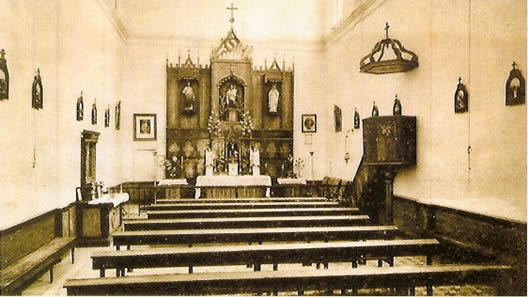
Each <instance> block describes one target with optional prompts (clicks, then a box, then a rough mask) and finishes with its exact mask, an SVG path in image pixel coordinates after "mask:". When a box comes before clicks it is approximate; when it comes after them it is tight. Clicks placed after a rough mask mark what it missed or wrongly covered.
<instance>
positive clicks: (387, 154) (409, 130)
mask: <svg viewBox="0 0 528 297" xmlns="http://www.w3.org/2000/svg"><path fill="white" fill-rule="evenodd" d="M363 157H364V163H363V165H365V166H375V167H376V169H378V171H380V172H381V173H382V176H383V181H384V183H385V201H384V208H385V209H384V223H385V224H392V223H393V217H392V197H393V182H394V177H395V176H396V174H397V173H398V171H399V170H400V169H401V168H404V167H410V166H414V165H416V117H410V116H380V117H371V118H367V119H364V120H363Z"/></svg>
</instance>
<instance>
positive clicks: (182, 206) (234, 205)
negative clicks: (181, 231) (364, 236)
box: [142, 201, 339, 210]
mask: <svg viewBox="0 0 528 297" xmlns="http://www.w3.org/2000/svg"><path fill="white" fill-rule="evenodd" d="M338 206H339V202H330V201H316V202H312V201H299V202H297V201H294V202H290V201H288V202H284V201H281V202H261V201H258V202H238V201H237V202H220V203H214V202H210V203H193V202H189V203H163V204H152V205H148V206H143V207H142V209H143V210H192V209H261V208H267V209H270V208H274V209H280V208H321V207H338Z"/></svg>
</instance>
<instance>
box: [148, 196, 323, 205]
mask: <svg viewBox="0 0 528 297" xmlns="http://www.w3.org/2000/svg"><path fill="white" fill-rule="evenodd" d="M324 201H328V199H326V197H268V198H200V199H157V200H156V204H165V203H169V204H173V203H191V202H192V203H232V202H235V203H248V202H324Z"/></svg>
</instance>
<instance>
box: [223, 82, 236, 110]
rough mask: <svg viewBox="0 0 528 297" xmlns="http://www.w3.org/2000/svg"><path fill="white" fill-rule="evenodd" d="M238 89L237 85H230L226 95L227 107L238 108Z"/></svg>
mask: <svg viewBox="0 0 528 297" xmlns="http://www.w3.org/2000/svg"><path fill="white" fill-rule="evenodd" d="M237 92H238V91H237V89H236V87H235V85H230V86H229V89H228V90H227V91H226V93H225V104H226V106H227V107H236V103H237Z"/></svg>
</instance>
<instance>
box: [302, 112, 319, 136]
mask: <svg viewBox="0 0 528 297" xmlns="http://www.w3.org/2000/svg"><path fill="white" fill-rule="evenodd" d="M301 127H302V133H316V132H317V115H316V114H303V115H302V123H301Z"/></svg>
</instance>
